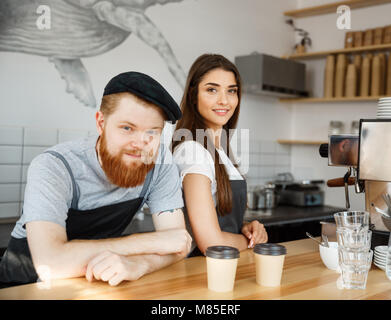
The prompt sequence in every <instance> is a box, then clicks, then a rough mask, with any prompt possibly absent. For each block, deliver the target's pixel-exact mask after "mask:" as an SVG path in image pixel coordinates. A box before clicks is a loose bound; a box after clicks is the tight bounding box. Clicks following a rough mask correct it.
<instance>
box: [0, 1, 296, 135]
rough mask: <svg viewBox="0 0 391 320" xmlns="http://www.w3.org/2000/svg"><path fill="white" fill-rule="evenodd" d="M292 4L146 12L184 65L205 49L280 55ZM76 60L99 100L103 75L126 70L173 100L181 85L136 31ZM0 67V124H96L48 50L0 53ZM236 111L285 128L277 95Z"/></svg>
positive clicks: (263, 128) (254, 125) (176, 6)
mask: <svg viewBox="0 0 391 320" xmlns="http://www.w3.org/2000/svg"><path fill="white" fill-rule="evenodd" d="M294 6H295V3H294V2H291V3H288V2H287V1H284V0H278V1H273V2H271V1H265V0H264V1H258V0H242V1H235V0H215V1H209V0H184V1H183V2H180V3H171V4H167V5H164V6H161V5H156V6H154V7H150V8H149V9H147V11H146V15H147V16H148V17H149V18H150V19H151V21H153V23H154V24H155V25H156V26H158V27H159V29H160V31H161V32H162V33H163V35H164V36H165V37H166V39H167V40H168V42H169V43H170V45H171V47H172V49H173V51H174V53H175V55H176V57H177V59H178V61H179V63H180V64H181V66H182V68H183V70H184V71H185V72H187V71H188V69H189V68H190V65H191V64H192V63H193V61H194V60H195V59H196V58H197V57H198V56H199V55H201V54H203V53H205V52H215V53H221V54H223V55H225V56H226V57H227V58H229V59H231V60H232V61H233V60H234V58H235V56H236V55H245V54H250V53H251V52H253V51H258V52H265V53H269V54H274V55H277V56H280V55H283V54H286V53H287V52H289V48H290V47H291V46H292V44H293V38H292V35H293V33H292V31H291V30H290V29H289V28H288V26H286V25H285V24H284V23H283V17H282V15H281V12H282V11H283V10H286V9H292V8H294ZM52 23H55V22H54V21H53V22H52ZM82 62H83V64H84V66H85V67H86V69H87V71H88V72H89V75H90V78H91V82H92V86H93V89H94V92H95V97H96V99H97V101H100V99H101V95H102V92H103V88H104V86H105V84H106V83H107V81H108V80H109V79H110V78H111V77H112V76H114V75H116V74H118V73H120V72H124V71H127V70H137V71H142V72H145V73H147V74H150V75H151V76H153V77H155V78H156V79H157V80H158V81H159V82H161V83H162V84H163V85H164V86H165V87H166V88H167V90H168V91H169V92H170V93H171V94H172V95H173V97H174V98H175V99H176V100H177V102H179V101H180V99H181V94H182V89H181V87H180V86H179V85H178V83H177V82H176V81H175V80H174V78H173V77H172V76H171V74H170V73H169V72H168V70H167V68H166V65H165V63H164V62H163V60H162V59H161V58H160V56H159V55H158V54H157V52H156V51H154V50H153V49H152V48H150V47H149V46H147V45H146V44H145V43H143V42H142V41H141V40H139V39H138V38H137V37H136V36H135V35H130V36H129V37H128V39H126V40H125V41H124V42H123V43H122V44H121V45H120V46H118V47H116V48H115V49H113V50H111V51H109V52H107V53H104V54H102V55H100V56H96V57H90V58H84V59H82ZM0 70H1V72H0V84H1V92H2V102H1V105H0V125H11V126H29V127H41V128H42V127H43V128H47V127H48V128H65V129H83V130H84V129H88V130H95V123H94V114H95V112H96V110H97V109H91V108H87V107H85V106H83V105H82V104H81V103H80V102H79V101H77V100H76V99H75V98H74V97H73V95H71V94H68V93H66V92H65V82H64V80H62V79H61V78H60V76H59V74H58V72H57V70H56V69H55V67H54V65H53V64H52V63H50V62H49V61H48V59H47V58H46V57H40V56H33V55H28V54H22V53H13V52H0ZM242 110H243V112H242V117H241V119H240V122H239V125H240V126H242V127H248V126H249V127H250V128H251V129H252V130H253V131H254V135H256V136H262V137H263V138H265V139H275V136H276V135H277V134H279V132H281V131H283V132H284V133H287V132H289V130H290V107H287V106H281V105H279V104H278V102H277V99H270V98H261V97H247V96H245V97H243V108H242ZM277 115H278V117H277ZM277 119H278V120H277ZM274 122H276V123H274Z"/></svg>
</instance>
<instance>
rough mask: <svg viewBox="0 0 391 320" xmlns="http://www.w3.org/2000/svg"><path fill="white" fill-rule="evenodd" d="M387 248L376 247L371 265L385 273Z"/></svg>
mask: <svg viewBox="0 0 391 320" xmlns="http://www.w3.org/2000/svg"><path fill="white" fill-rule="evenodd" d="M387 250H388V247H387V246H377V247H375V250H374V258H373V264H374V265H375V266H376V267H378V268H380V269H382V270H384V271H386V259H387Z"/></svg>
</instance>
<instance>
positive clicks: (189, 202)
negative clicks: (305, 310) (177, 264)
mask: <svg viewBox="0 0 391 320" xmlns="http://www.w3.org/2000/svg"><path fill="white" fill-rule="evenodd" d="M240 98H241V81H240V75H239V72H238V70H237V69H236V67H235V65H234V64H233V63H231V62H230V61H229V60H228V59H226V58H225V57H223V56H221V55H217V54H204V55H202V56H200V57H199V58H198V59H197V60H196V61H195V62H194V63H193V65H192V67H191V69H190V71H189V75H188V78H187V83H186V87H185V91H184V95H183V98H182V102H181V109H182V113H183V117H182V119H180V120H179V121H178V123H177V126H176V130H175V132H174V135H173V151H174V161H175V162H176V164H177V165H178V168H179V171H180V175H181V178H182V187H183V193H184V199H185V206H186V211H187V218H188V222H189V223H190V227H191V231H192V234H193V238H194V239H195V241H196V244H197V248H195V249H194V250H193V252H192V253H191V254H190V256H194V255H201V254H205V251H206V249H207V248H208V247H209V246H212V245H227V246H232V247H236V248H238V249H239V250H244V249H246V248H252V247H253V246H254V245H255V244H257V243H263V242H267V233H266V230H265V228H264V227H263V225H262V224H260V223H259V222H258V221H252V222H251V223H247V222H244V221H243V216H244V213H245V210H246V205H247V185H246V181H245V180H244V178H243V176H242V175H241V174H240V173H239V171H238V165H237V163H236V160H235V159H234V158H233V155H232V152H231V148H230V146H229V139H228V138H227V137H229V133H230V132H229V130H230V129H235V128H236V124H237V121H238V117H239V111H240Z"/></svg>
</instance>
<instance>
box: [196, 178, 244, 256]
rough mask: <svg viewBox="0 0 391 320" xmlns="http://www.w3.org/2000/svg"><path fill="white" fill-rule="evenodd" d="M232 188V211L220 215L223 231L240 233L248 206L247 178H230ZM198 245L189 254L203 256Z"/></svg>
mask: <svg viewBox="0 0 391 320" xmlns="http://www.w3.org/2000/svg"><path fill="white" fill-rule="evenodd" d="M229 183H230V185H231V190H232V211H231V212H230V213H229V214H226V215H224V216H220V215H218V216H217V217H218V220H219V225H220V229H221V231H225V232H230V233H236V234H240V233H241V230H242V225H243V218H244V214H245V211H246V207H247V183H246V180H230V181H229ZM202 255H203V254H202V252H201V250H200V249H199V248H198V247H195V249H194V250H193V251H192V252H191V253H190V254H189V257H194V256H202Z"/></svg>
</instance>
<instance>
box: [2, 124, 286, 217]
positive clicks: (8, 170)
mask: <svg viewBox="0 0 391 320" xmlns="http://www.w3.org/2000/svg"><path fill="white" fill-rule="evenodd" d="M93 134H95V132H92V131H82V130H79V131H78V130H64V129H39V128H27V127H5V126H4V127H1V126H0V218H10V217H18V216H20V213H21V210H22V204H23V200H24V190H25V187H26V182H27V170H28V166H29V164H30V163H31V160H32V159H33V158H34V157H36V156H37V155H38V154H40V153H42V152H43V151H44V150H46V149H47V148H48V147H50V146H52V145H55V144H57V143H62V142H66V141H69V140H73V139H78V138H81V137H85V136H91V135H93ZM237 148H238V149H237V150H234V152H235V154H236V155H237V158H238V159H239V160H240V161H241V162H240V167H239V168H240V169H241V170H242V173H243V174H244V176H245V177H246V179H247V182H248V185H249V186H253V185H259V184H265V183H267V182H268V181H270V180H273V179H275V177H276V175H277V174H278V173H282V172H289V171H291V167H290V163H291V148H290V146H287V145H280V144H278V143H277V142H275V141H269V140H257V139H251V140H250V141H249V143H248V142H247V143H244V144H243V145H242V149H241V148H240V145H239V146H238V147H237ZM235 149H236V148H235ZM238 150H240V152H238Z"/></svg>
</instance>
